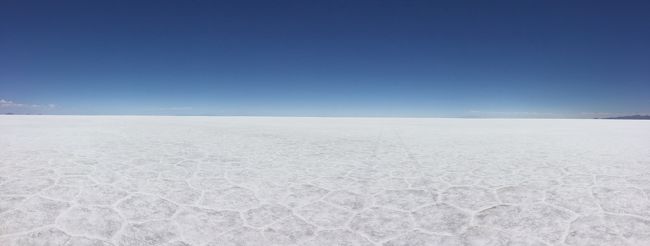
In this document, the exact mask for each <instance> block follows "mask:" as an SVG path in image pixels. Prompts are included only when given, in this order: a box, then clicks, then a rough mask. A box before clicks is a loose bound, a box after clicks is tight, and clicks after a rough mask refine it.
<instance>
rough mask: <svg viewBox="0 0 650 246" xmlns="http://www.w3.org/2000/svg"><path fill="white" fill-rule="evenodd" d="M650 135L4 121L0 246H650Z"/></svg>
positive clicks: (457, 127) (345, 121)
mask: <svg viewBox="0 0 650 246" xmlns="http://www.w3.org/2000/svg"><path fill="white" fill-rule="evenodd" d="M649 139H650V121H608V120H505V119H484V120H481V119H399V118H391V119H383V118H291V117H286V118H273V117H142V116H132V117H128V116H0V245H7V246H12V245H71V246H73V245H98V246H100V245H105V246H109V245H114V246H116V245H124V246H130V245H138V246H140V245H166V246H172V245H175V246H188V245H201V246H203V245H209V246H218V245H233V246H234V245H240V246H245V245H311V246H317V245H319V246H324V245H347V246H372V245H385V246H420V245H422V246H424V245H540V246H541V245H564V246H569V245H650V200H649V196H650V140H649Z"/></svg>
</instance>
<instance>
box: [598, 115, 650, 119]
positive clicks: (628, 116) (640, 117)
mask: <svg viewBox="0 0 650 246" xmlns="http://www.w3.org/2000/svg"><path fill="white" fill-rule="evenodd" d="M596 119H604V120H650V115H639V114H637V115H626V116H618V117H607V118H596Z"/></svg>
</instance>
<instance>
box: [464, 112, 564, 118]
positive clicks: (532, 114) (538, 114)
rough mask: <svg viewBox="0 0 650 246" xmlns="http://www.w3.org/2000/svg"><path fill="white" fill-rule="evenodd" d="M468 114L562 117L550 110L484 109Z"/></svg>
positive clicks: (479, 115) (481, 115) (477, 115)
mask: <svg viewBox="0 0 650 246" xmlns="http://www.w3.org/2000/svg"><path fill="white" fill-rule="evenodd" d="M468 113H469V115H471V116H475V117H516V118H519V117H521V118H559V117H564V116H565V115H563V114H558V113H550V112H534V111H485V110H470V111H468Z"/></svg>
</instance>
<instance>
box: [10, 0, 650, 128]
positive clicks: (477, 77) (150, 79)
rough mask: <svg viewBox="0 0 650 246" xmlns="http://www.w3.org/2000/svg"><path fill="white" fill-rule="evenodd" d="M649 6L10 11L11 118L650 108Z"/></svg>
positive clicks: (562, 112)
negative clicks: (20, 115)
mask: <svg viewBox="0 0 650 246" xmlns="http://www.w3.org/2000/svg"><path fill="white" fill-rule="evenodd" d="M649 13H650V2H649V1H526V0H523V1H522V0H514V1H463V0H461V1H409V0H406V1H380V0H372V1H352V0H345V1H338V0H327V1H305V0H300V1H267V0H265V1H246V0H243V1H241V0H240V1H177V0H175V1H163V0H156V1H133V0H131V1H88V0H84V1H66V0H63V1H49V0H46V1H31V0H2V1H0V113H8V112H14V113H50V114H171V115H296V116H416V117H422V116H425V117H426V116H431V117H552V118H555V117H578V118H588V117H600V116H610V115H625V114H637V113H641V114H645V113H648V112H650V14H649Z"/></svg>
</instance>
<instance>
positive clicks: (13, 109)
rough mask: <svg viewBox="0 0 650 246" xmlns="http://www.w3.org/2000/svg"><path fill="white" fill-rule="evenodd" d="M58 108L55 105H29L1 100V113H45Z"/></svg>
mask: <svg viewBox="0 0 650 246" xmlns="http://www.w3.org/2000/svg"><path fill="white" fill-rule="evenodd" d="M53 108H56V105H54V104H28V103H18V102H14V101H12V100H7V99H0V113H43V112H45V111H47V110H50V109H53Z"/></svg>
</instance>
